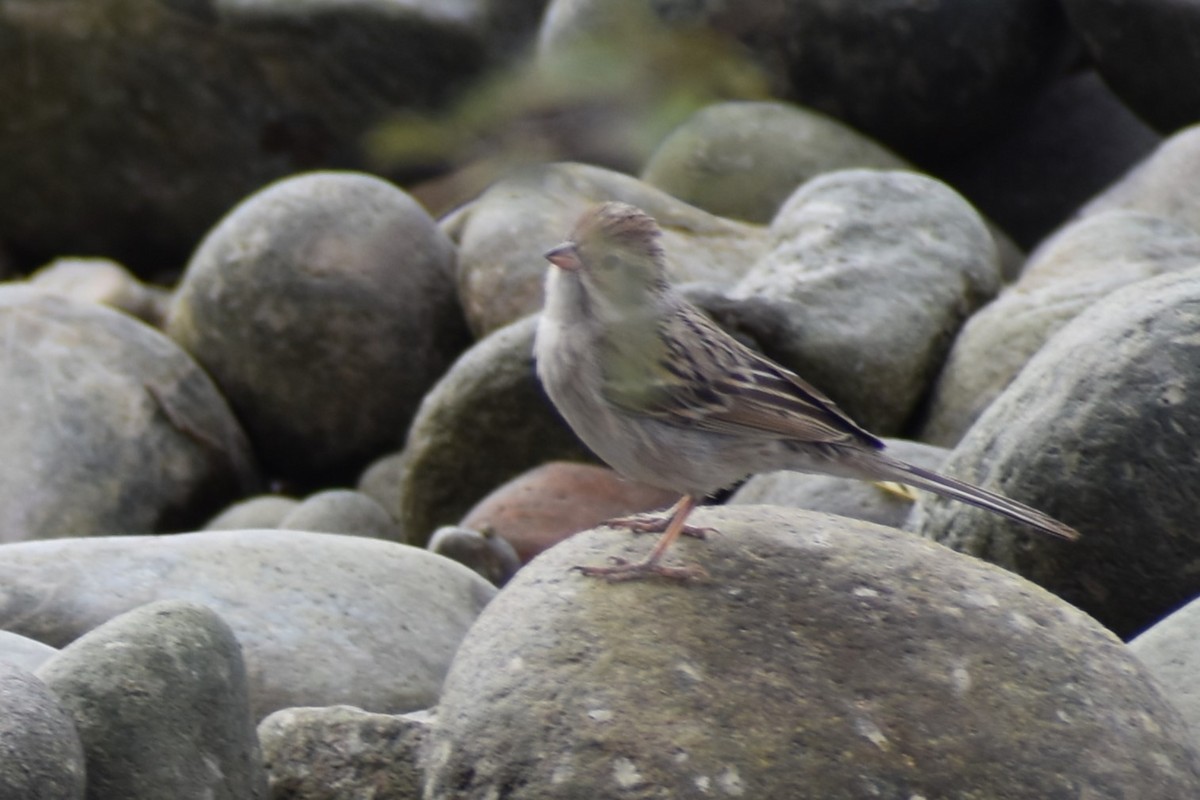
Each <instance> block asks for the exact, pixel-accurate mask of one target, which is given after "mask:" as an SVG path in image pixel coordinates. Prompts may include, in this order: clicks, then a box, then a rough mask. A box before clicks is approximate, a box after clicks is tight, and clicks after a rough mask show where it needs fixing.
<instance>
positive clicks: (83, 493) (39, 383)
mask: <svg viewBox="0 0 1200 800" xmlns="http://www.w3.org/2000/svg"><path fill="white" fill-rule="evenodd" d="M0 330H3V331H4V337H5V347H4V356H3V358H0V452H3V453H4V458H3V459H2V460H0V542H15V541H23V540H27V539H44V538H52V537H60V536H93V535H103V534H116V533H120V534H125V533H155V532H161V531H164V530H178V529H180V528H182V527H186V526H189V525H191V524H194V523H198V522H200V521H201V520H203V519H204V518H205V517H207V516H209V515H210V514H212V513H213V511H215V510H216V509H217V508H219V507H220V506H222V505H224V504H225V503H227V502H229V501H230V500H231V499H233V498H234V497H237V496H240V495H242V494H245V493H246V492H249V491H253V490H254V489H255V487H256V486H257V482H258V474H257V469H256V467H255V466H254V463H253V459H252V457H251V454H250V448H249V445H248V444H247V442H246V436H245V434H244V433H243V432H242V429H241V427H240V426H239V424H238V422H237V420H235V419H234V417H233V415H232V413H230V409H229V406H228V405H226V403H225V400H224V398H223V397H222V396H221V395H220V393H219V392H218V391H217V389H216V387H215V386H214V385H213V383H212V381H211V380H210V379H209V377H208V376H207V375H206V374H205V373H204V371H203V370H202V369H200V367H199V366H198V365H197V364H196V362H195V361H193V360H192V359H191V358H190V357H189V356H188V355H187V353H185V352H183V351H182V350H180V349H179V347H178V346H177V345H176V344H175V343H174V342H172V341H171V340H170V339H168V338H167V337H165V336H163V335H162V334H161V333H159V332H158V331H156V330H154V329H153V328H150V327H149V326H147V325H144V324H142V323H140V322H138V321H137V320H135V319H133V318H132V317H129V316H126V315H125V314H122V313H120V312H118V311H114V310H112V309H109V308H105V307H103V306H100V305H96V304H94V303H85V302H82V301H78V300H68V299H66V298H63V297H59V296H57V295H53V294H50V293H48V292H43V291H40V290H37V289H32V288H29V287H25V286H15V285H8V286H0Z"/></svg>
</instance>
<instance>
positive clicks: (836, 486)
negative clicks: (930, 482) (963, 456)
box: [728, 439, 950, 528]
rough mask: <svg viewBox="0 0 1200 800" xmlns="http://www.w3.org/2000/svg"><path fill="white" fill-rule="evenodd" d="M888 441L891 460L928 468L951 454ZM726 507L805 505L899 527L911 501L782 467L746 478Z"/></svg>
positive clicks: (874, 486)
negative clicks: (783, 469) (779, 469)
mask: <svg viewBox="0 0 1200 800" xmlns="http://www.w3.org/2000/svg"><path fill="white" fill-rule="evenodd" d="M887 445H888V453H890V454H891V455H893V456H895V457H896V458H899V459H902V460H904V461H907V462H909V463H911V464H916V465H917V466H919V467H925V468H926V469H932V470H938V469H940V468H941V466H942V462H943V461H945V460H946V456H947V455H949V452H950V451H948V450H943V449H942V448H940V447H931V446H929V445H927V444H922V443H920V442H909V441H906V440H903V439H889V440H888V441H887ZM914 494H919V493H914ZM728 505H771V506H790V507H795V508H806V509H809V510H810V511H824V512H826V513H828V514H838V515H840V516H843V517H853V518H854V519H861V520H865V521H867V522H875V523H878V524H880V525H890V526H892V527H893V528H900V527H903V526H904V522H905V520H907V519H908V515H909V514H910V513H911V512H912V507H913V501H912V500H910V499H908V498H907V497H903V496H902V495H900V494H899V493H898V492H896V491H893V490H890V489H885V488H884V487H883V486H881V485H880V484H878V483H874V482H868V481H857V480H852V479H850V478H833V477H830V476H827V475H806V474H804V473H801V472H787V471H781V472H765V473H762V474H761V475H755V476H754V477H752V478H750V480H748V481H746V482H745V483H744V484H742V486H741V488H739V489H738V490H737V491H736V492H734V493H733V495H732V496H731V497H730V498H729V501H728Z"/></svg>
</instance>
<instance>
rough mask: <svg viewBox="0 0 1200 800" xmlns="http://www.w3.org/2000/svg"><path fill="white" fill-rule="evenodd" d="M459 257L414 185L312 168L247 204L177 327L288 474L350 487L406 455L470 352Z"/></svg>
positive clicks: (185, 298)
mask: <svg viewBox="0 0 1200 800" xmlns="http://www.w3.org/2000/svg"><path fill="white" fill-rule="evenodd" d="M453 263H454V247H453V245H451V243H450V241H449V240H448V239H447V238H446V237H445V236H444V235H443V234H442V233H441V232H440V231H438V229H437V226H436V224H435V223H434V222H433V220H432V219H431V218H430V217H429V215H428V214H426V213H425V211H424V210H423V209H422V208H421V207H420V206H418V205H417V203H416V202H415V201H413V200H412V199H411V198H410V197H409V196H408V195H406V194H405V193H404V192H403V191H401V190H399V189H397V188H396V187H395V186H393V185H391V184H390V183H387V182H385V181H382V180H379V179H378V178H373V177H371V176H368V175H361V174H356V173H346V172H324V173H311V174H308V175H301V176H298V177H294V178H289V179H287V180H284V181H280V182H279V183H276V184H273V185H271V186H269V187H267V188H266V189H263V190H262V191H260V192H258V193H257V194H255V195H253V196H251V197H250V198H248V199H247V200H245V201H243V202H242V204H241V205H239V206H238V207H237V208H235V209H234V210H233V211H231V212H230V213H229V214H228V215H227V216H226V217H225V219H223V220H222V221H221V223H220V224H219V225H217V227H216V228H214V229H213V230H212V231H211V232H210V233H209V234H208V236H207V237H206V238H205V240H204V242H203V243H201V245H200V247H199V249H198V250H197V251H196V254H195V255H194V256H193V257H192V260H191V263H190V264H188V268H187V272H186V273H185V274H184V276H183V280H182V281H181V282H180V284H179V287H178V289H177V291H176V294H175V300H174V303H173V304H172V306H171V313H170V318H169V320H168V331H169V332H170V335H171V337H172V338H174V339H175V340H176V341H177V342H179V343H180V344H181V345H182V346H183V347H184V349H186V350H188V352H190V353H192V355H194V356H195V357H196V359H197V360H198V361H200V363H201V364H203V365H204V367H205V368H206V369H207V370H208V371H209V372H210V373H211V374H212V376H213V378H214V379H215V380H216V382H217V384H218V385H220V386H221V388H222V390H223V391H224V392H225V395H226V397H228V398H229V402H230V404H231V405H232V406H233V408H234V410H235V411H236V412H237V414H238V416H239V418H240V419H241V420H242V422H243V423H244V424H245V426H246V430H247V432H248V434H249V435H250V439H251V441H252V442H253V444H254V447H255V449H256V450H257V451H258V452H259V454H260V456H261V457H262V459H263V462H264V465H265V466H266V467H268V468H269V470H270V471H271V472H272V474H275V475H279V476H281V477H284V478H286V479H288V480H292V481H295V482H297V483H299V484H301V485H312V486H320V485H328V484H330V483H337V482H339V480H338V479H346V478H349V477H350V476H351V474H353V473H356V472H357V471H358V470H360V469H361V468H362V467H363V466H364V465H365V464H366V462H367V461H369V460H370V459H371V458H374V457H376V456H378V455H381V454H383V453H385V452H388V451H389V450H393V449H395V448H396V447H397V446H399V444H400V442H401V441H402V438H403V436H404V431H405V429H406V428H407V426H408V422H409V420H410V419H411V418H412V415H413V412H414V411H416V408H417V404H418V403H419V402H420V400H421V397H422V395H424V394H425V392H426V390H428V388H429V387H430V386H431V385H432V384H433V382H434V381H435V380H436V379H437V377H438V376H439V375H441V373H442V372H443V371H444V370H445V369H446V367H447V366H448V365H449V364H450V361H451V360H452V359H453V358H454V356H455V355H456V354H457V353H458V350H459V349H461V347H462V346H464V345H465V342H466V333H465V330H464V328H463V327H462V321H461V317H460V315H459V312H458V310H457V308H456V305H455V299H454V284H453V278H452V276H451V271H452V269H453Z"/></svg>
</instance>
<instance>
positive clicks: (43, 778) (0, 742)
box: [0, 632, 84, 800]
mask: <svg viewBox="0 0 1200 800" xmlns="http://www.w3.org/2000/svg"><path fill="white" fill-rule="evenodd" d="M0 633H3V632H0ZM2 643H3V640H0V646H2ZM0 753H3V754H4V755H3V758H0V797H5V798H12V799H13V800H19V798H29V800H82V798H83V796H84V764H83V745H82V744H81V743H80V741H79V732H78V731H76V730H75V721H74V720H73V719H72V718H71V715H70V714H68V713H67V712H66V710H65V709H63V707H62V704H61V703H60V702H59V700H58V698H57V697H55V696H54V693H53V692H51V691H50V690H49V689H48V688H46V684H44V683H42V682H41V681H40V680H38V679H37V678H36V677H35V676H34V675H32V674H30V673H29V672H28V671H26V669H25V668H23V667H21V666H18V665H16V664H13V663H12V662H9V661H8V660H6V657H5V656H4V655H0Z"/></svg>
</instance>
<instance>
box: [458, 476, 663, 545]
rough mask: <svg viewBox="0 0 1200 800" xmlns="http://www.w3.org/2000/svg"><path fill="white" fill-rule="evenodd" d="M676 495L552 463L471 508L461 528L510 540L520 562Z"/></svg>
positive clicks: (618, 478) (490, 495)
mask: <svg viewBox="0 0 1200 800" xmlns="http://www.w3.org/2000/svg"><path fill="white" fill-rule="evenodd" d="M678 499H679V495H678V494H675V493H674V492H666V491H663V490H662V489H655V488H653V487H651V486H645V485H642V484H636V483H632V482H630V481H627V480H625V479H624V478H622V477H621V476H620V475H618V474H617V473H616V472H614V471H613V470H611V469H609V468H608V467H600V466H596V465H594V464H578V463H573V462H569V461H556V462H552V463H549V464H543V465H541V466H539V467H535V468H534V469H532V470H530V471H529V472H525V473H523V474H521V475H518V476H517V477H515V478H513V479H512V480H511V481H509V482H508V483H505V484H504V485H503V486H500V487H498V488H497V489H496V490H495V491H493V492H492V493H490V494H489V495H488V496H487V497H485V498H483V499H482V500H480V501H479V502H478V503H476V504H475V506H474V508H472V509H471V510H470V511H468V512H467V514H466V516H464V517H463V519H462V525H464V526H465V527H468V528H476V529H478V530H484V529H486V530H490V531H493V532H494V533H496V534H498V535H499V536H501V537H503V538H504V539H506V540H508V542H510V543H511V544H512V546H513V547H514V548H516V551H517V554H518V555H520V557H521V560H522V561H528V560H529V559H531V558H533V557H534V556H536V555H537V554H538V553H540V552H542V551H543V550H545V549H547V548H549V547H553V546H554V545H555V544H557V543H558V542H560V541H562V540H563V539H565V538H567V537H568V536H570V535H571V534H573V533H577V532H578V531H582V530H587V529H588V528H594V527H596V526H597V525H599V524H600V523H601V522H603V521H604V520H606V519H612V518H613V517H624V516H629V515H631V514H638V513H641V512H643V511H656V510H659V509H664V508H667V507H668V506H670V505H671V504H672V503H674V502H675V501H676V500H678Z"/></svg>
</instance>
